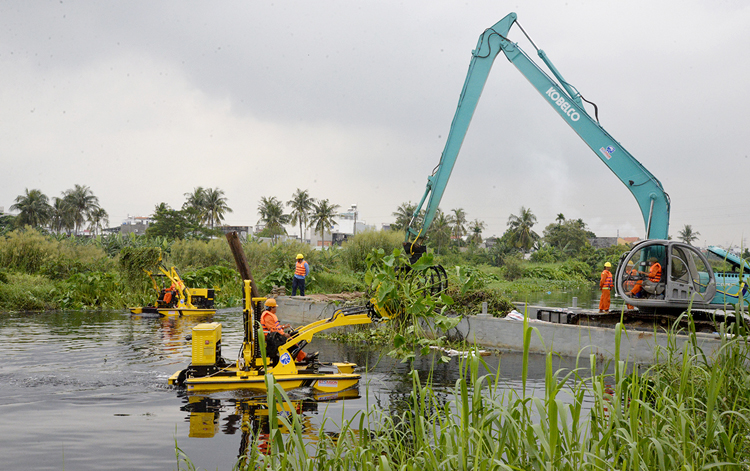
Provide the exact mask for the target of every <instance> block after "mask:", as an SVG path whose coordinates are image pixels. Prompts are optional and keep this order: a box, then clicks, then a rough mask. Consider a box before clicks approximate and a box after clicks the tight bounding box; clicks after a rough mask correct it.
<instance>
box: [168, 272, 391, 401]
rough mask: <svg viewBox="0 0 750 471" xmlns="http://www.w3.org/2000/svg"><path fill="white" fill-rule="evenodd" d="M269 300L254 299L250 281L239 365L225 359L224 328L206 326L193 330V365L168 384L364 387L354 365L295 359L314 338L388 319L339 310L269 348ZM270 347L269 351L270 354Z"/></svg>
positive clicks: (197, 387)
mask: <svg viewBox="0 0 750 471" xmlns="http://www.w3.org/2000/svg"><path fill="white" fill-rule="evenodd" d="M265 300H266V298H264V297H255V298H253V297H252V295H251V287H250V280H245V282H244V303H243V304H244V309H243V311H242V319H243V325H244V333H245V335H244V338H243V342H242V346H241V347H240V349H239V352H238V354H237V359H236V360H227V359H224V358H222V352H221V324H220V323H218V322H210V323H202V324H198V325H196V326H195V327H193V331H192V361H191V363H190V365H188V367H187V368H185V369H183V370H180V371H177V372H175V373H174V374H173V375H172V376H170V377H169V380H168V383H169V384H170V385H173V386H178V387H185V388H186V389H187V391H188V393H207V392H212V391H220V390H227V389H247V390H255V391H264V390H266V380H265V375H266V374H269V373H270V374H272V375H273V377H274V380H275V381H276V383H277V384H279V385H281V387H283V388H284V389H285V390H288V389H295V388H300V387H310V388H312V390H313V391H315V392H317V393H339V392H341V391H345V390H347V389H350V388H353V387H355V386H357V385H358V384H359V380H360V378H361V375H360V374H359V373H356V372H355V368H356V367H357V365H356V364H354V363H350V362H334V363H323V362H319V361H317V359H316V360H314V361H312V362H308V363H304V364H303V363H297V362H295V360H294V358H295V357H296V355H297V352H299V351H300V350H301V349H302V348H304V347H305V346H306V345H307V344H308V343H309V342H310V341H312V338H313V335H315V334H317V333H318V332H321V331H323V330H326V329H330V328H334V327H342V326H349V325H358V324H369V323H371V322H378V321H381V320H385V319H383V318H382V317H380V315H379V314H378V313H376V311H375V309H374V308H373V307H372V306H361V307H360V306H355V307H349V308H341V309H338V310H336V311H335V312H334V313H333V314H332V315H331V317H330V318H328V319H321V320H318V321H316V322H313V323H311V324H308V325H306V326H303V327H300V328H299V329H296V330H294V331H292V332H290V333H291V336H290V337H289V338H288V339H286V342H285V343H284V344H282V345H278V346H272V345H266V344H265V341H264V340H262V339H263V330H262V328H261V322H260V316H261V312H262V309H261V306H262V305H263V302H264V301H265ZM267 347H268V350H267V349H266V348H267Z"/></svg>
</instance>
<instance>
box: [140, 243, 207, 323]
mask: <svg viewBox="0 0 750 471" xmlns="http://www.w3.org/2000/svg"><path fill="white" fill-rule="evenodd" d="M159 260H160V261H161V256H160V257H159ZM158 268H159V273H154V272H151V271H149V270H145V269H144V270H143V271H145V272H146V274H147V275H148V276H149V278H151V283H152V284H153V288H154V290H155V291H156V292H157V293H158V298H157V300H156V302H154V305H153V306H144V307H131V308H129V309H130V312H131V314H138V315H152V316H187V315H194V316H207V315H212V314H215V313H216V309H214V296H215V290H214V289H213V288H188V287H187V286H185V283H184V282H183V281H182V277H181V276H180V273H179V272H178V271H177V268H175V267H171V268H170V269H169V270H167V269H166V268H165V267H164V266H163V265H159V267H158ZM157 279H159V282H157ZM163 280H166V282H165V281H163ZM167 284H169V286H168V287H167V286H166V285H167Z"/></svg>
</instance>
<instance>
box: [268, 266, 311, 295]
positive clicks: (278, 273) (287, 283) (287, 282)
mask: <svg viewBox="0 0 750 471" xmlns="http://www.w3.org/2000/svg"><path fill="white" fill-rule="evenodd" d="M293 274H294V273H293V272H292V271H290V270H289V269H286V268H277V269H276V270H274V271H272V272H271V273H269V274H267V275H266V276H264V277H263V279H262V280H261V282H260V283H258V289H259V290H260V291H261V293H265V294H268V293H270V292H271V290H273V288H274V287H276V286H283V287H285V288H286V289H287V290H288V291H289V292H290V293H291V290H292V275H293ZM305 287H307V284H305Z"/></svg>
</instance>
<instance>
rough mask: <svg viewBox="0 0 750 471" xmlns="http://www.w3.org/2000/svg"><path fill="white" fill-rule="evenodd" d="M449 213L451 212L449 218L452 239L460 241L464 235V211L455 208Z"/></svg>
mask: <svg viewBox="0 0 750 471" xmlns="http://www.w3.org/2000/svg"><path fill="white" fill-rule="evenodd" d="M451 211H452V212H453V216H452V217H451V218H450V221H451V223H452V224H453V229H452V232H453V237H455V238H456V239H459V240H460V239H461V238H462V237H463V236H465V235H466V211H464V210H463V208H456V209H453V210H451Z"/></svg>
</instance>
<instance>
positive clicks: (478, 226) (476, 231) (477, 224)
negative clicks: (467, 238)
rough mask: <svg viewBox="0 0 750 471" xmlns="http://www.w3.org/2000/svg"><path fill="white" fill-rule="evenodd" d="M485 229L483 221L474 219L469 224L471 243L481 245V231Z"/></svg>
mask: <svg viewBox="0 0 750 471" xmlns="http://www.w3.org/2000/svg"><path fill="white" fill-rule="evenodd" d="M485 229H486V225H485V224H484V221H480V220H479V219H474V220H473V221H471V222H470V223H469V231H470V232H471V242H473V243H475V244H481V243H482V231H483V230H485Z"/></svg>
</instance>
